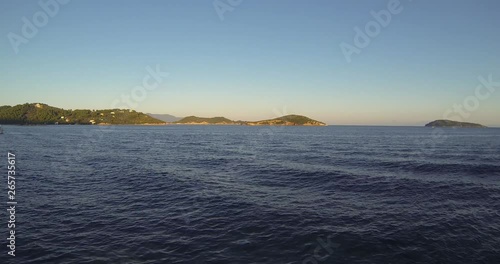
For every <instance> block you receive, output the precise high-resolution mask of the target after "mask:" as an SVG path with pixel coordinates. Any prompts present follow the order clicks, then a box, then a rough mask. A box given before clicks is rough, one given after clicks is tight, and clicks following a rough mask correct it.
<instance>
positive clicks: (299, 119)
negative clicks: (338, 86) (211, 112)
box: [173, 115, 326, 126]
mask: <svg viewBox="0 0 500 264" xmlns="http://www.w3.org/2000/svg"><path fill="white" fill-rule="evenodd" d="M173 124H184V125H247V126H326V124H325V123H323V122H320V121H316V120H313V119H310V118H309V117H306V116H301V115H286V116H282V117H278V118H274V119H268V120H262V121H241V120H239V121H233V120H230V119H227V118H225V117H210V118H207V117H197V116H188V117H185V118H183V119H181V120H179V121H176V122H173Z"/></svg>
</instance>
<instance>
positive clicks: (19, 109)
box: [0, 103, 326, 126]
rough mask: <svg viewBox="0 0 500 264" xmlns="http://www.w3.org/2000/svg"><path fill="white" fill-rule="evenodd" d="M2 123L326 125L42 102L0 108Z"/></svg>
mask: <svg viewBox="0 0 500 264" xmlns="http://www.w3.org/2000/svg"><path fill="white" fill-rule="evenodd" d="M166 120H168V121H166ZM0 124H6V125H8V124H12V125H54V124H55V125H76V124H80V125H167V124H179V125H248V126H266V125H278V126H325V125H326V124H325V123H323V122H319V121H316V120H313V119H310V118H308V117H305V116H301V115H287V116H282V117H278V118H275V119H269V120H262V121H233V120H230V119H227V118H225V117H210V118H204V117H196V116H188V117H184V118H178V117H175V116H171V115H157V114H144V113H141V112H137V111H134V110H129V109H107V110H88V109H79V110H66V109H62V108H57V107H53V106H49V105H46V104H41V103H32V104H28V103H27V104H21V105H16V106H8V105H6V106H0Z"/></svg>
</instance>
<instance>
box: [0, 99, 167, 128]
mask: <svg viewBox="0 0 500 264" xmlns="http://www.w3.org/2000/svg"><path fill="white" fill-rule="evenodd" d="M0 124H12V125H165V124H166V123H165V122H164V121H161V120H158V119H156V118H153V117H151V116H149V115H146V114H144V113H141V112H136V111H134V110H128V109H108V110H86V109H83V110H65V109H62V108H57V107H53V106H49V105H46V104H40V103H33V104H22V105H16V106H8V105H7V106H0Z"/></svg>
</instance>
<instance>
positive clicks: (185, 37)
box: [0, 0, 500, 126]
mask: <svg viewBox="0 0 500 264" xmlns="http://www.w3.org/2000/svg"><path fill="white" fill-rule="evenodd" d="M53 1H55V0H41V1H39V0H37V1H14V0H0V36H1V40H0V71H1V74H0V105H16V104H21V103H26V102H42V103H46V104H49V105H52V106H56V107H61V108H67V109H109V108H112V106H113V102H116V100H119V101H120V100H122V97H121V96H122V95H130V94H131V93H133V91H134V87H137V86H141V85H142V82H143V78H144V77H145V76H147V75H148V71H147V70H146V68H147V67H148V66H149V67H151V68H153V69H154V68H156V66H157V65H159V67H160V69H161V70H162V71H165V72H168V73H169V76H168V77H165V78H164V80H163V81H162V82H161V84H160V85H159V87H158V88H157V89H154V90H151V91H147V92H146V93H145V94H144V95H145V96H144V99H141V100H136V101H133V103H134V105H135V104H136V106H135V107H120V108H134V109H135V110H137V111H142V112H148V113H158V114H171V115H175V116H188V115H197V116H204V117H209V116H225V117H227V118H230V119H233V120H259V119H267V118H273V117H277V116H279V115H284V114H303V115H306V116H309V117H311V118H314V119H317V120H321V121H324V122H326V123H328V124H339V125H350V124H357V125H359V124H366V125H422V124H424V123H427V122H430V121H432V120H435V119H442V118H443V117H444V115H445V113H447V110H449V109H450V110H452V113H451V114H449V115H448V116H449V117H450V119H455V120H459V121H467V122H477V123H481V124H484V125H488V126H500V118H499V117H500V115H499V114H500V104H499V102H500V60H499V58H500V48H499V47H500V34H498V31H499V29H500V18H499V16H498V14H500V2H499V1H495V0H478V1H465V0H462V1H452V0H442V1H425V0H413V1H411V0H400V4H399V6H398V9H397V10H399V11H398V12H397V13H393V14H391V19H390V21H389V22H388V23H387V24H386V26H385V27H384V26H379V27H380V32H377V33H374V34H373V37H368V38H369V40H370V43H369V44H368V45H366V46H364V47H361V48H359V51H360V53H359V54H356V53H354V54H352V56H351V57H350V58H351V60H352V61H351V62H350V63H348V62H347V61H346V57H345V55H344V53H343V52H342V49H341V47H340V44H341V43H343V42H344V43H347V44H349V45H353V46H354V45H355V42H354V38H355V35H356V32H355V30H354V28H355V27H359V28H360V29H361V30H362V31H363V32H364V31H365V25H366V24H367V23H371V25H374V24H373V23H376V25H380V24H379V22H375V21H377V20H375V18H374V17H373V16H372V14H371V11H375V12H377V13H378V12H380V11H381V10H384V12H385V10H389V8H388V5H390V3H391V1H395V0H374V1H368V0H360V1H328V0H321V1H320V0H318V1H311V0H300V1H299V0H290V1H285V0H276V1H264V0H242V1H241V3H240V4H239V5H235V6H234V7H231V9H232V11H227V12H225V13H223V14H222V15H223V20H221V19H220V16H219V14H218V12H217V11H216V8H215V7H214V4H213V3H214V1H213V0H203V1H194V0H188V1H186V0H176V1H160V0H149V1H139V0H137V1H130V0H128V1H116V0H114V1H97V0H88V1H82V0H73V1H70V2H69V3H67V4H64V5H63V4H58V8H57V9H59V10H56V9H54V6H53V5H52V6H50V7H49V11H44V10H45V9H44V8H43V7H42V6H41V5H40V4H39V2H41V3H55V2H53ZM61 1H62V0H61ZM217 1H219V0H217ZM220 2H221V3H237V2H238V1H236V0H220ZM221 6H222V5H221ZM393 7H394V6H393ZM51 8H52V9H51ZM52 11H53V12H52ZM40 12H45V14H47V12H49V13H50V12H52V14H49V16H47V18H48V19H47V23H46V25H44V24H43V22H44V21H43V15H40ZM387 12H388V11H387ZM37 14H38V15H37ZM23 17H26V19H27V20H28V22H29V23H30V24H31V23H34V24H37V23H38V24H39V25H41V26H40V27H37V26H36V25H34V27H35V28H36V29H37V31H38V32H37V33H36V34H34V36H29V35H26V34H24V33H26V30H25V32H24V33H23V28H26V25H25V24H26V23H25V22H26V20H23ZM34 17H35V18H38V19H42V20H40V21H41V22H40V21H38V22H36V21H35V22H34ZM35 20H36V19H35ZM372 29H373V28H372ZM28 33H29V32H28ZM14 35H16V36H18V38H16V40H17V41H19V39H21V38H24V40H25V41H24V42H22V43H20V42H17V46H16V45H13V44H12V39H13V36H14ZM19 43H20V44H19ZM14 46H16V47H14ZM15 48H17V49H18V52H17V53H16V52H15ZM490 75H491V78H492V80H493V82H494V83H495V82H496V83H498V85H496V84H494V85H493V86H492V87H494V88H491V87H490V89H489V90H488V89H487V88H484V87H483V88H481V89H480V93H479V96H478V94H477V93H476V87H477V86H478V85H481V82H480V81H479V78H480V77H481V76H483V77H484V79H486V80H487V79H488V78H489V76H490ZM151 80H154V79H151ZM136 98H137V97H136ZM464 102H465V104H469V106H468V107H467V106H466V107H465V108H464V109H462V112H463V113H462V114H459V113H458V112H457V110H454V108H453V106H454V105H463V104H464ZM475 103H477V105H474V104H475ZM121 105H122V106H123V105H124V104H123V103H121ZM448 112H449V111H448ZM460 116H461V117H460ZM462 117H463V118H462Z"/></svg>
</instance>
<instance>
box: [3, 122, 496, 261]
mask: <svg viewBox="0 0 500 264" xmlns="http://www.w3.org/2000/svg"><path fill="white" fill-rule="evenodd" d="M3 128H4V134H2V135H0V152H1V153H0V156H1V157H2V158H0V169H1V174H2V177H1V178H2V179H1V181H0V182H1V183H0V184H1V189H2V190H3V191H2V194H1V195H0V204H1V207H3V208H0V209H1V210H2V211H3V213H2V214H1V215H0V224H1V226H2V227H1V228H0V238H1V239H0V241H3V242H1V245H0V248H1V250H0V263H23V264H29V263H78V264H84V263H103V264H104V263H106V264H107V263H167V264H169V263H235V264H239V263H302V264H318V263H367V264H368V263H384V264H387V263H395V264H399V263H426V264H428V263H450V264H459V263H495V264H497V263H500V162H499V161H500V129H498V128H486V129H474V128H470V129H463V128H462V129H453V128H427V127H376V126H326V127H279V126H276V127H268V126H262V127H250V126H183V125H172V126H84V125H73V126H62V125H59V126H55V125H52V126H3ZM9 152H10V153H12V154H14V155H15V197H14V201H15V202H16V204H15V228H14V229H12V228H8V221H9V219H11V218H12V217H11V215H10V214H11V211H12V210H11V211H9V210H8V209H9V208H11V207H10V206H12V203H10V204H8V202H12V200H9V196H8V182H7V177H8V172H7V168H8V165H9V164H8V153H9ZM11 194H12V193H11ZM11 231H15V256H12V255H9V253H8V252H10V251H11V248H9V247H8V246H9V243H11V242H10V241H11V240H12V239H11V240H9V239H8V238H9V236H10V233H9V232H11Z"/></svg>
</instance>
